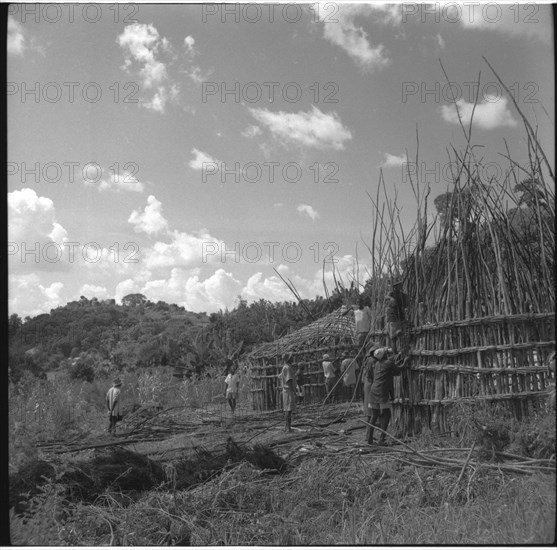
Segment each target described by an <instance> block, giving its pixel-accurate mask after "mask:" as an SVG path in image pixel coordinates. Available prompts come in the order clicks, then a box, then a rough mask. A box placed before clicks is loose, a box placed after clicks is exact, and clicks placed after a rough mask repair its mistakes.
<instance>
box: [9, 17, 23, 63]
mask: <svg viewBox="0 0 557 550" xmlns="http://www.w3.org/2000/svg"><path fill="white" fill-rule="evenodd" d="M24 50H25V36H24V34H23V25H21V23H18V22H17V21H16V20H15V18H14V17H13V16H11V15H10V16H9V17H8V53H9V54H12V55H23V52H24Z"/></svg>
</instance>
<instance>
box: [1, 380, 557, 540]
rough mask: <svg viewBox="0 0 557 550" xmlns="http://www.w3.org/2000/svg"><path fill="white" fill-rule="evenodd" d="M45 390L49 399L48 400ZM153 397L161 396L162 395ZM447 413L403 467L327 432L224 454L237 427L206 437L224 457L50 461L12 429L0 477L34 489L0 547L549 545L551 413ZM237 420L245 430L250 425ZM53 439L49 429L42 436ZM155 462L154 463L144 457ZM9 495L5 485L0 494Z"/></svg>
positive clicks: (396, 453)
mask: <svg viewBox="0 0 557 550" xmlns="http://www.w3.org/2000/svg"><path fill="white" fill-rule="evenodd" d="M145 376H147V375H145ZM155 382H156V379H150V382H149V384H144V386H145V387H155V388H157V387H158V388H159V391H161V392H164V384H162V382H161V384H162V385H157V383H155ZM31 383H32V382H31V381H29V384H31ZM33 383H35V384H36V383H38V382H37V381H36V380H35V381H34V382H33ZM75 383H76V382H75V381H70V380H68V384H75ZM130 383H131V380H130ZM208 383H210V382H206V384H208ZM41 384H46V382H41ZM84 384H86V383H84ZM138 387H141V384H139V386H138ZM33 389H34V390H35V395H36V396H39V394H41V390H40V388H33V387H29V388H27V392H28V394H32V393H33ZM42 391H46V390H45V389H44V388H43V390H42ZM58 391H59V392H62V393H61V394H60V395H63V393H64V391H68V392H71V391H75V389H74V390H71V389H70V388H65V389H64V387H63V385H61V384H60V383H59V384H58ZM203 391H204V392H205V393H207V392H208V391H209V390H208V389H207V388H205V389H204V390H203ZM203 391H202V388H199V389H198V390H197V393H196V392H195V391H193V390H191V391H190V393H189V394H188V395H190V397H191V399H194V398H197V399H200V398H201V397H202V395H201V394H203ZM50 395H51V401H53V400H54V399H53V394H52V391H51V394H50ZM203 395H204V394H203ZM163 397H165V398H166V399H167V400H169V401H170V395H169V394H164V393H163ZM90 406H92V405H90ZM101 417H102V415H101ZM455 418H457V419H458V422H456V421H455V422H454V423H453V424H454V426H455V432H454V433H453V434H451V436H445V437H436V436H433V435H432V434H427V433H426V434H422V435H421V436H419V437H417V438H414V439H412V440H410V441H409V442H408V443H409V444H410V445H411V446H412V447H413V448H414V449H416V450H421V451H422V452H423V454H424V456H427V454H428V453H431V455H430V456H432V457H433V459H434V460H438V462H439V463H438V464H434V463H431V462H430V463H420V461H415V460H412V458H411V457H412V456H413V455H412V453H409V452H406V453H402V452H401V451H403V450H404V449H405V448H404V447H403V446H401V445H397V446H396V447H394V446H393V447H387V448H386V449H381V450H376V451H374V452H370V451H371V449H370V448H369V447H367V446H362V445H363V444H362V443H361V441H360V439H361V434H358V435H356V439H355V440H348V439H341V440H339V441H340V442H337V445H336V447H334V446H333V447H331V445H330V443H331V441H332V439H335V437H334V433H333V432H331V434H332V435H326V436H325V439H322V440H321V441H323V443H318V442H317V441H314V442H313V443H312V442H308V441H304V442H300V441H297V442H296V441H295V440H294V441H292V442H291V443H290V444H289V447H288V448H287V449H286V450H284V451H281V452H278V451H272V450H270V448H268V447H265V446H262V447H259V448H258V450H257V449H256V448H255V447H252V448H251V450H249V451H242V452H240V451H239V450H238V448H237V447H235V446H234V445H232V447H231V446H230V445H228V446H227V445H226V437H227V436H226V435H223V434H225V433H226V432H230V434H231V435H232V436H233V437H236V433H237V432H236V430H239V429H240V428H239V426H240V423H239V422H238V423H237V424H236V423H235V424H232V427H230V425H227V426H225V427H223V431H222V433H221V435H219V437H220V439H222V441H219V444H220V445H221V446H223V447H225V448H226V451H225V453H224V454H223V453H221V454H218V453H217V454H210V453H203V452H202V453H199V454H197V455H195V454H194V455H193V456H191V455H190V456H189V458H187V459H186V458H185V454H181V455H180V456H179V457H176V458H175V459H173V460H171V459H170V458H169V456H170V455H169V456H168V457H166V458H165V454H164V453H162V454H160V453H159V451H160V450H161V448H165V444H166V443H165V442H156V443H147V444H143V446H140V447H141V450H140V452H141V454H139V453H132V452H130V451H125V450H124V449H122V448H120V447H116V448H115V449H114V450H102V451H85V452H82V453H80V454H78V455H75V454H73V455H65V454H61V455H58V457H59V458H57V459H56V460H52V459H51V458H49V457H48V456H46V455H44V454H43V452H42V451H41V450H40V449H37V448H36V447H35V445H34V442H35V440H36V438H37V437H38V434H39V433H40V432H38V431H37V432H35V433H34V435H33V438H31V436H30V433H31V432H30V431H29V430H28V431H27V436H26V435H25V432H21V431H20V432H19V434H18V437H17V438H16V437H12V439H11V445H12V446H11V450H10V453H11V454H10V459H11V473H12V474H13V475H12V480H13V481H14V482H17V480H21V479H22V478H24V477H26V478H27V479H30V478H31V477H34V478H35V479H36V480H37V483H36V485H37V486H34V485H31V486H28V487H23V488H21V487H19V488H18V489H17V491H18V492H21V493H23V495H24V497H23V501H24V502H23V503H22V505H21V506H18V507H16V508H14V509H12V511H11V513H10V532H11V542H12V543H13V544H16V545H95V546H96V545H99V546H101V545H104V546H106V545H144V546H148V545H171V544H173V545H186V544H191V545H209V546H212V545H221V544H226V545H275V544H276V545H333V544H334V545H338V544H356V545H370V544H406V545H408V544H484V545H485V544H544V543H551V542H553V541H554V539H555V501H556V494H555V460H554V458H555V417H554V415H553V414H550V413H549V414H548V411H547V410H545V409H544V408H543V407H542V408H540V409H539V412H538V414H537V415H534V416H532V418H531V419H529V420H528V421H527V422H522V423H517V422H515V421H513V420H512V419H511V418H509V417H504V416H502V414H501V412H500V411H497V410H492V409H487V408H486V409H480V408H479V407H478V406H475V407H474V406H472V407H469V406H468V407H467V406H464V405H462V406H461V408H460V409H459V410H455ZM49 419H50V417H47V418H46V421H51V419H50V420H49ZM103 420H104V418H103ZM245 423H246V429H247V430H248V431H249V430H250V429H251V430H253V426H251V427H250V425H249V422H248V421H246V422H245ZM102 426H104V425H102ZM27 428H28V429H29V428H31V426H30V425H27ZM58 428H59V430H62V429H63V430H64V432H65V434H66V435H67V433H70V432H71V433H72V434H73V435H72V437H73V438H78V439H79V438H80V437H84V434H83V430H84V429H90V430H91V431H92V432H98V431H99V430H102V427H101V424H99V425H97V424H94V423H90V424H89V425H88V426H85V425H78V423H77V422H76V423H75V424H74V425H73V426H72V425H69V424H67V423H66V424H65V425H64V426H61V425H58ZM19 429H20V430H21V429H22V428H21V427H20V428H19ZM72 430H73V431H72ZM335 430H338V427H337V428H335ZM12 431H13V430H12ZM80 433H81V436H80V435H79V434H80ZM337 433H338V432H337ZM11 435H13V434H12V433H11ZM62 435H64V434H63V433H62V432H61V431H58V432H57V433H55V432H54V431H53V432H51V433H50V437H51V438H52V437H55V436H57V437H61V436H62ZM286 437H288V436H286ZM204 443H205V440H203V441H201V444H204ZM472 446H475V447H476V449H475V451H476V452H475V454H474V458H473V461H472V462H471V463H470V464H469V466H468V467H466V468H463V467H462V466H463V465H464V463H465V457H466V456H467V454H468V453H467V452H466V450H467V449H468V448H471V447H472ZM440 448H445V449H451V448H452V449H458V450H460V452H457V453H456V454H453V455H452V456H453V457H456V458H452V459H448V458H447V459H442V458H441V454H439V449H440ZM432 450H434V452H432ZM493 451H495V453H494V452H493ZM500 452H504V453H507V455H508V456H515V457H522V458H520V459H517V458H515V459H514V462H513V464H514V466H513V467H509V466H508V465H507V464H506V463H503V462H502V461H501V460H502V459H501V456H502V455H498V454H497V453H500ZM157 453H158V455H157ZM449 454H450V453H449ZM155 455H157V456H158V457H159V458H158V459H157V460H155V459H152V460H149V459H148V457H149V456H155ZM279 455H280V456H279ZM60 457H61V458H60ZM450 460H458V466H456V467H455V466H454V465H453V466H451V467H448V466H447V461H450ZM542 464H545V466H543V467H542V466H541V465H542ZM25 472H27V473H26V474H25ZM24 474H25V475H24ZM26 492H27V497H25V493H26ZM14 495H15V490H14V491H12V492H11V494H10V498H11V499H12V498H13V497H14ZM16 500H17V499H16Z"/></svg>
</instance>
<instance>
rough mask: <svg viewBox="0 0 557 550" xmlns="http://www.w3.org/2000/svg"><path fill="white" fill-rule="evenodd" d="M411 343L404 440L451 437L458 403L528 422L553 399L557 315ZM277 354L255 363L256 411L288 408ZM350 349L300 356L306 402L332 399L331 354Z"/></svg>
mask: <svg viewBox="0 0 557 550" xmlns="http://www.w3.org/2000/svg"><path fill="white" fill-rule="evenodd" d="M406 339H407V341H408V343H409V345H410V355H411V357H412V359H411V362H410V367H409V368H407V369H405V371H404V373H403V374H402V375H401V376H398V377H396V378H395V400H394V403H393V420H392V426H393V428H394V430H395V432H396V434H398V435H403V434H408V433H415V432H419V431H420V430H422V429H423V428H429V429H432V430H433V431H440V432H447V431H449V430H450V428H451V427H450V425H449V415H448V411H449V408H450V405H452V404H454V403H456V402H473V401H475V400H482V401H490V402H500V403H502V404H504V405H505V406H506V407H508V408H509V409H510V410H511V412H512V413H513V414H514V416H515V417H516V418H519V419H520V418H523V417H525V416H528V414H530V413H531V411H532V410H533V408H534V407H535V405H536V403H537V402H539V401H540V400H541V399H543V398H544V397H545V390H546V388H547V386H548V382H549V381H550V380H553V374H552V373H550V372H549V370H548V368H547V363H548V357H549V354H550V353H551V352H552V351H553V350H554V349H555V314H554V313H540V314H518V315H511V316H500V315H497V316H491V317H483V318H479V319H467V320H463V321H453V322H445V323H439V324H436V325H426V326H423V327H418V328H413V329H410V330H408V332H407V334H406ZM341 340H342V339H341ZM371 340H373V341H374V342H377V343H380V344H384V343H385V337H384V335H383V334H382V333H379V332H378V333H374V334H372V335H371ZM296 342H297V343H298V340H297V338H296ZM275 349H276V348H275ZM271 350H272V348H271V345H269V347H268V348H266V349H265V351H266V352H267V353H268V355H263V354H260V355H257V356H256V357H254V358H252V359H251V360H250V365H251V370H250V375H251V381H252V395H253V406H254V408H255V409H256V410H273V409H280V408H281V407H282V392H281V388H280V385H279V383H278V379H277V376H278V374H279V373H280V370H281V368H282V361H281V358H280V354H273V353H271ZM344 350H349V351H351V353H353V354H354V355H355V354H356V353H357V351H358V350H357V346H355V345H354V344H353V343H343V342H342V341H338V339H337V343H331V345H328V346H324V347H317V348H313V349H307V348H306V349H299V350H298V351H292V355H293V360H294V362H296V363H300V362H301V363H303V365H304V367H303V376H302V380H301V383H302V385H303V386H304V395H305V397H304V401H305V402H312V401H320V400H323V399H324V397H325V393H326V392H325V381H324V377H323V370H322V367H321V362H322V357H323V354H324V353H329V354H331V355H332V356H333V357H340V355H341V353H342V351H344Z"/></svg>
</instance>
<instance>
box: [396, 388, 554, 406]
mask: <svg viewBox="0 0 557 550" xmlns="http://www.w3.org/2000/svg"><path fill="white" fill-rule="evenodd" d="M547 395H548V392H547V390H543V391H524V392H517V393H502V394H488V395H478V396H474V397H447V398H445V399H421V400H420V401H411V400H410V399H408V398H402V397H398V398H396V399H394V400H393V404H394V405H402V406H404V405H408V406H410V407H415V406H420V405H424V406H432V405H452V404H454V403H473V402H474V401H507V400H511V399H518V400H522V399H546V398H547Z"/></svg>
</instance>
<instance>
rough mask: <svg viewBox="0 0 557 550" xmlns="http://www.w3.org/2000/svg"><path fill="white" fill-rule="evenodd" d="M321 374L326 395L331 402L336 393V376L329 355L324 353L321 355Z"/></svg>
mask: <svg viewBox="0 0 557 550" xmlns="http://www.w3.org/2000/svg"><path fill="white" fill-rule="evenodd" d="M323 374H324V375H325V389H326V390H327V397H329V398H330V399H331V402H333V401H334V400H335V399H334V398H335V393H336V388H335V386H336V383H337V377H336V373H335V366H334V365H333V362H332V361H331V356H330V355H329V354H328V353H326V354H325V355H323Z"/></svg>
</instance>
